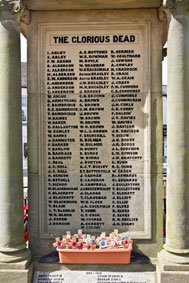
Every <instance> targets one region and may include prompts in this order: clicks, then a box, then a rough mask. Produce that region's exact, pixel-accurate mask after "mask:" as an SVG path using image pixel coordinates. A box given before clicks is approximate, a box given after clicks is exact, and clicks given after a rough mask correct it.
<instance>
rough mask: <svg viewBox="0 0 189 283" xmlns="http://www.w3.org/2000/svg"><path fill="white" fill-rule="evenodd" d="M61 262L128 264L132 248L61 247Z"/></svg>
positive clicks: (59, 250) (59, 251)
mask: <svg viewBox="0 0 189 283" xmlns="http://www.w3.org/2000/svg"><path fill="white" fill-rule="evenodd" d="M57 251H58V253H59V259H60V263H72V264H74V263H77V264H128V263H130V259H131V252H132V248H131V247H129V248H128V249H110V250H107V249H98V250H74V249H59V248H57Z"/></svg>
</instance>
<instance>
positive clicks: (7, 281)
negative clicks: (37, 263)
mask: <svg viewBox="0 0 189 283" xmlns="http://www.w3.org/2000/svg"><path fill="white" fill-rule="evenodd" d="M10 265H11V264H6V265H5V266H4V269H2V265H1V267H0V282H1V283H32V282H33V265H30V266H29V267H28V268H27V269H19V265H18V266H17V267H18V269H15V267H16V266H15V264H14V266H13V268H11V266H10Z"/></svg>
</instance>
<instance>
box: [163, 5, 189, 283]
mask: <svg viewBox="0 0 189 283" xmlns="http://www.w3.org/2000/svg"><path fill="white" fill-rule="evenodd" d="M166 4H167V6H168V8H170V11H171V21H170V25H169V34H168V94H167V162H168V163H167V168H168V170H167V217H166V223H167V225H166V244H165V245H164V250H163V251H161V253H160V254H161V257H162V258H164V259H166V260H168V261H170V262H173V263H177V264H184V263H187V264H188V263H189V0H173V1H166ZM179 282H180V281H179Z"/></svg>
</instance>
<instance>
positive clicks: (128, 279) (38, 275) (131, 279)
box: [33, 271, 155, 283]
mask: <svg viewBox="0 0 189 283" xmlns="http://www.w3.org/2000/svg"><path fill="white" fill-rule="evenodd" d="M33 283H155V273H154V272H143V273H137V272H136V273H135V272H98V271H54V272H42V271H36V272H35V275H34V281H33Z"/></svg>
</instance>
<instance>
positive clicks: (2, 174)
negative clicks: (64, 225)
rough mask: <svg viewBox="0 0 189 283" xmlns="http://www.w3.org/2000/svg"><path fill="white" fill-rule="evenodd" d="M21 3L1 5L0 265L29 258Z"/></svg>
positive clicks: (7, 2)
mask: <svg viewBox="0 0 189 283" xmlns="http://www.w3.org/2000/svg"><path fill="white" fill-rule="evenodd" d="M19 9H20V1H7V0H1V1H0V263H1V264H2V263H8V262H19V261H24V260H27V259H28V258H29V256H30V253H29V251H28V250H27V249H26V245H25V242H24V224H23V221H24V219H23V184H22V135H21V133H22V121H21V117H22V115H21V113H22V112H21V64H20V32H19V25H18V23H17V21H16V19H15V16H14V15H13V14H14V12H17V11H19Z"/></svg>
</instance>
